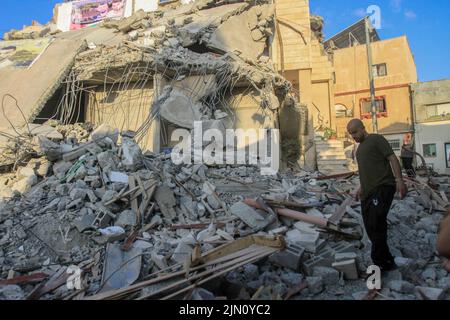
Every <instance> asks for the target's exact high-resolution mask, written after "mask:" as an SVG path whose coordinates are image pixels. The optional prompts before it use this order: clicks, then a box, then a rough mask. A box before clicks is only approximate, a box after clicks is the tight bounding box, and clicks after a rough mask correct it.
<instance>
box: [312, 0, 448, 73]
mask: <svg viewBox="0 0 450 320" xmlns="http://www.w3.org/2000/svg"><path fill="white" fill-rule="evenodd" d="M310 3H311V12H312V13H315V14H318V15H321V16H322V17H324V19H325V30H324V31H325V37H326V38H328V37H330V36H333V35H335V34H336V33H338V32H339V31H341V30H342V29H344V28H345V27H346V26H349V25H351V24H353V23H354V22H356V21H357V20H358V19H360V18H361V17H363V16H364V15H365V12H366V8H367V7H368V6H370V5H377V6H378V7H379V8H380V11H381V29H380V30H378V33H379V34H380V37H381V38H382V39H388V38H394V37H399V36H402V35H406V36H407V37H408V40H409V44H410V46H411V50H412V52H413V54H414V59H415V61H416V65H417V73H418V76H419V81H430V80H439V79H445V78H450V19H449V14H450V1H449V0H428V1H427V0H310Z"/></svg>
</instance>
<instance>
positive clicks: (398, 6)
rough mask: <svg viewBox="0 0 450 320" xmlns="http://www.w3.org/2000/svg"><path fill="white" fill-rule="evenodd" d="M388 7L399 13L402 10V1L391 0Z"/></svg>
mask: <svg viewBox="0 0 450 320" xmlns="http://www.w3.org/2000/svg"><path fill="white" fill-rule="evenodd" d="M390 6H391V8H392V9H393V10H394V11H396V12H398V11H401V10H402V0H391V2H390Z"/></svg>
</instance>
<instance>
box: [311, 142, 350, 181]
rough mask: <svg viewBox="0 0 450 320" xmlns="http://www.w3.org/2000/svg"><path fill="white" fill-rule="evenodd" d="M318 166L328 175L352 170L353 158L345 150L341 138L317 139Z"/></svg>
mask: <svg viewBox="0 0 450 320" xmlns="http://www.w3.org/2000/svg"><path fill="white" fill-rule="evenodd" d="M315 145H316V155H317V166H318V169H319V171H320V172H321V173H323V174H326V175H332V174H339V173H345V172H349V171H352V170H351V169H350V164H351V162H352V161H351V160H350V159H347V157H346V156H345V152H344V143H343V142H342V141H340V140H322V139H321V138H316V139H315Z"/></svg>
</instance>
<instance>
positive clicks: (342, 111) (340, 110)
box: [334, 104, 351, 118]
mask: <svg viewBox="0 0 450 320" xmlns="http://www.w3.org/2000/svg"><path fill="white" fill-rule="evenodd" d="M334 110H335V112H336V118H345V117H349V116H351V115H350V114H349V113H350V110H348V109H347V107H346V106H344V105H343V104H336V105H335V106H334Z"/></svg>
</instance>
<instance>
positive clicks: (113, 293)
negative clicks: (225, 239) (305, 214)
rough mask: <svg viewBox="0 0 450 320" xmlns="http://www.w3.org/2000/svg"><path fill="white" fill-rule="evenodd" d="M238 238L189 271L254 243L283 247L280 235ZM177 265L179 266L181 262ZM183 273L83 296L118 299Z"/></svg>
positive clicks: (92, 298) (179, 272) (210, 252)
mask: <svg viewBox="0 0 450 320" xmlns="http://www.w3.org/2000/svg"><path fill="white" fill-rule="evenodd" d="M239 240H240V241H239ZM239 240H236V241H239V242H238V243H237V244H235V245H234V246H233V243H234V242H236V241H234V242H232V243H231V244H226V245H224V246H221V247H218V248H216V249H214V250H212V251H209V252H206V253H204V254H203V256H204V257H205V259H206V260H208V261H209V262H207V263H204V264H201V265H199V266H196V267H193V268H190V270H189V272H193V271H197V270H200V269H204V268H205V267H208V266H212V265H214V264H216V263H217V262H219V261H224V260H225V261H227V259H224V257H225V256H227V255H228V254H230V255H232V256H233V257H234V256H235V253H236V251H239V250H244V249H246V248H247V249H248V247H249V246H251V245H254V244H258V245H262V246H270V247H272V248H274V249H277V250H279V249H281V248H284V239H283V238H282V237H272V236H249V237H246V238H242V239H239ZM179 266H180V267H181V264H180V265H179ZM185 274H186V271H185V270H181V271H178V272H172V273H170V274H168V275H163V276H161V277H158V278H154V279H149V280H145V281H142V282H140V283H137V284H134V285H131V286H129V287H127V288H122V289H117V290H110V291H107V292H103V293H99V294H96V295H94V296H90V297H85V299H87V300H104V299H119V298H121V297H125V296H127V295H129V294H132V293H134V292H136V291H139V290H141V289H143V288H145V287H148V286H150V285H153V284H156V283H160V282H162V281H165V280H170V279H172V278H175V277H179V276H184V275H185Z"/></svg>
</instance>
